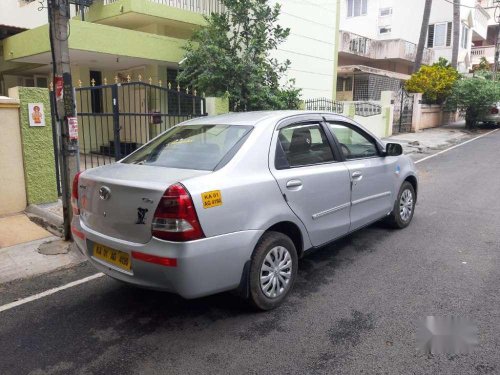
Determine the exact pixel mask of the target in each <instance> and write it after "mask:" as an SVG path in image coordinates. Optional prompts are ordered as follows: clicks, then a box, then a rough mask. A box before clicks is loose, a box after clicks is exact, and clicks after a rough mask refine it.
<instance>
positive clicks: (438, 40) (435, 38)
mask: <svg viewBox="0 0 500 375" xmlns="http://www.w3.org/2000/svg"><path fill="white" fill-rule="evenodd" d="M452 27H453V23H452V22H440V23H435V24H433V25H429V32H428V34H427V47H428V48H433V47H449V46H451V37H452V35H451V34H452Z"/></svg>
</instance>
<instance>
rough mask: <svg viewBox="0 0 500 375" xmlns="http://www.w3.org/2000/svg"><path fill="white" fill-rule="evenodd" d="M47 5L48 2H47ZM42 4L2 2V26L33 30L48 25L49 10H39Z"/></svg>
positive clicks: (0, 19)
mask: <svg viewBox="0 0 500 375" xmlns="http://www.w3.org/2000/svg"><path fill="white" fill-rule="evenodd" d="M45 4H46V2H45ZM38 8H40V3H39V2H38V1H33V2H30V3H26V2H24V1H22V0H0V25H7V26H15V27H20V28H24V29H32V28H34V27H38V26H41V25H44V24H46V23H47V22H48V21H47V9H42V10H41V11H39V10H38Z"/></svg>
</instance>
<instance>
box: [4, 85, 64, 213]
mask: <svg viewBox="0 0 500 375" xmlns="http://www.w3.org/2000/svg"><path fill="white" fill-rule="evenodd" d="M9 95H10V96H11V97H16V98H18V99H19V101H20V111H19V116H20V125H21V139H22V146H23V161H24V175H25V180H26V196H27V200H28V204H39V203H49V202H55V201H56V200H57V185H56V171H55V164H54V163H55V161H54V145H53V143H52V122H51V113H50V100H49V90H48V89H43V88H32V87H15V88H13V89H11V90H9ZM28 103H43V106H44V110H45V126H44V127H30V125H29V116H30V114H29V113H28Z"/></svg>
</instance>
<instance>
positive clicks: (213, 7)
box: [103, 0, 226, 16]
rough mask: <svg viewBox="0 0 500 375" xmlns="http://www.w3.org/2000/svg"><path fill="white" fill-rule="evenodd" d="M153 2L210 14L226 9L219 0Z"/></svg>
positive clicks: (163, 0)
mask: <svg viewBox="0 0 500 375" xmlns="http://www.w3.org/2000/svg"><path fill="white" fill-rule="evenodd" d="M103 1H104V5H107V4H112V3H116V2H119V1H120V0H103ZM147 1H150V2H152V3H157V4H162V5H168V6H171V7H174V8H179V9H184V10H189V11H191V12H196V13H201V14H205V15H207V16H209V15H210V14H212V13H222V12H225V11H226V8H225V7H224V5H222V4H221V2H220V1H218V0H147Z"/></svg>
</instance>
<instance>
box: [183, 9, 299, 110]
mask: <svg viewBox="0 0 500 375" xmlns="http://www.w3.org/2000/svg"><path fill="white" fill-rule="evenodd" d="M222 3H223V4H224V6H225V7H226V12H224V13H212V14H211V15H210V16H209V17H206V18H205V19H206V23H207V24H206V26H204V27H202V28H200V29H199V30H198V31H196V32H195V33H194V35H193V36H192V38H191V39H190V41H189V42H188V44H187V45H186V47H185V50H186V58H185V60H184V62H183V63H182V66H181V67H182V69H183V70H182V71H181V73H180V74H179V77H178V80H179V81H180V82H181V83H182V84H183V85H187V86H189V87H192V88H196V89H197V90H198V91H199V92H205V93H206V94H207V95H212V96H222V95H229V102H230V108H231V110H233V111H250V110H261V109H296V108H298V106H299V101H300V100H299V99H300V90H299V89H296V88H294V82H293V80H287V79H286V72H287V69H288V67H289V65H290V61H288V60H287V61H285V62H279V61H278V60H277V59H276V58H273V57H272V52H273V51H274V50H276V48H277V47H278V45H279V44H281V43H282V42H284V41H285V40H286V38H287V37H288V35H289V33H290V30H289V29H284V28H283V27H281V26H280V25H278V24H277V19H278V16H279V14H280V5H279V4H276V5H274V6H270V5H269V4H268V2H267V1H266V0H222Z"/></svg>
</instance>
